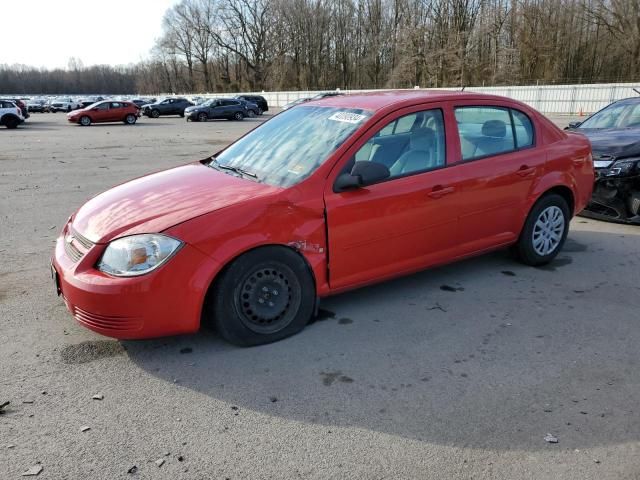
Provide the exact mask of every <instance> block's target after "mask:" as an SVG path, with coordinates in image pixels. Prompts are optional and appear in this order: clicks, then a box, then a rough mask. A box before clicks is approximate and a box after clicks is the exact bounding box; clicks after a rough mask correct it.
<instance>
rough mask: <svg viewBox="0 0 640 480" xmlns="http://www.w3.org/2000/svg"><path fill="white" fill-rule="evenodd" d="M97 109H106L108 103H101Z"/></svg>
mask: <svg viewBox="0 0 640 480" xmlns="http://www.w3.org/2000/svg"><path fill="white" fill-rule="evenodd" d="M96 108H97V109H98V110H107V109H108V108H109V104H108V103H107V102H104V103H101V104H100V105H98V106H97V107H96Z"/></svg>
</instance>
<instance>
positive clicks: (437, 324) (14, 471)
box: [0, 114, 640, 480]
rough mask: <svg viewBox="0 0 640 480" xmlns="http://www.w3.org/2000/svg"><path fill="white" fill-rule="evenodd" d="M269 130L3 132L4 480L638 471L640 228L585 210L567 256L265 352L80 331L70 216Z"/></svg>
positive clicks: (503, 265)
mask: <svg viewBox="0 0 640 480" xmlns="http://www.w3.org/2000/svg"><path fill="white" fill-rule="evenodd" d="M556 120H557V121H558V122H560V123H562V124H566V123H567V122H568V121H569V119H568V118H562V119H556ZM261 121H262V120H261V119H247V120H245V121H243V122H229V121H225V120H221V121H210V122H207V123H186V122H185V121H184V119H180V118H177V117H175V118H173V117H172V118H161V119H158V120H151V119H146V118H143V119H141V120H140V122H139V123H138V124H137V125H135V126H125V125H122V124H103V125H93V126H91V127H89V128H83V127H79V126H75V125H67V124H66V120H65V118H64V115H63V114H34V115H32V117H31V119H29V121H28V125H26V126H24V127H23V128H19V129H17V130H6V129H0V368H1V370H0V371H1V374H0V405H1V404H2V403H4V402H5V401H10V402H11V403H10V404H9V405H8V406H6V407H5V408H4V413H3V414H1V415H0V478H1V479H3V480H4V479H7V480H8V479H14V478H22V477H21V474H22V473H23V472H25V471H27V470H28V469H29V468H31V467H34V466H36V465H38V464H40V465H41V466H42V471H41V473H40V474H39V475H38V477H37V478H44V479H56V480H58V479H79V478H96V479H98V478H99V479H102V478H104V479H117V478H153V479H225V478H230V479H249V478H251V479H253V478H273V479H283V478H318V479H326V478H336V479H346V478H353V479H362V478H380V479H382V478H389V479H400V478H417V479H418V478H419V479H426V478H429V479H431V478H433V479H453V478H456V479H457V478H464V479H467V478H468V479H471V478H473V479H489V478H501V479H529V478H531V479H537V480H539V479H580V480H584V479H598V480H601V479H639V478H640V403H639V399H640V368H639V365H640V348H638V345H640V328H639V326H638V325H639V322H638V321H639V320H640V314H639V312H640V309H639V307H640V268H639V266H640V257H639V256H638V253H639V252H640V248H639V247H640V228H638V227H630V226H624V225H615V224H608V223H602V222H598V221H594V220H587V219H584V218H580V217H578V218H576V219H574V220H573V222H572V225H571V231H570V233H569V239H568V241H567V244H566V246H565V248H564V251H563V252H562V253H561V254H560V255H559V257H558V258H557V259H556V261H555V262H553V263H552V264H551V265H548V266H546V267H543V268H538V269H536V268H530V267H525V266H522V265H520V264H518V263H516V262H514V261H513V260H512V259H511V257H510V256H509V254H508V253H507V252H504V251H499V252H495V253H492V254H489V255H485V256H483V257H479V258H475V259H471V260H467V261H464V262H461V263H458V264H455V265H450V266H446V267H442V268H438V269H434V270H430V271H426V272H423V273H419V274H416V275H412V276H409V277H406V278H402V279H399V280H395V281H390V282H386V283H383V284H379V285H376V286H373V287H369V288H365V289H361V290H358V291H355V292H350V293H346V294H342V295H339V296H337V297H334V298H331V299H327V300H326V301H324V302H323V304H322V309H323V310H322V311H321V315H320V317H319V318H318V319H317V320H316V321H315V322H314V323H313V324H311V325H309V326H308V327H307V328H306V330H304V331H303V332H302V333H301V334H300V335H297V336H294V337H292V338H289V339H287V340H284V341H281V342H278V343H275V344H272V345H267V346H262V347H256V348H251V349H240V348H236V347H232V346H230V345H228V344H226V343H224V342H222V341H221V340H220V339H219V338H218V337H217V336H216V334H215V333H214V332H210V331H203V332H201V333H198V334H197V335H191V336H183V337H172V338H165V339H159V340H151V341H125V342H118V341H115V340H111V339H108V338H104V337H100V336H99V335H97V334H94V333H92V332H90V331H88V330H87V329H85V328H83V327H81V326H79V325H77V324H76V323H75V322H74V320H73V319H72V318H71V316H70V315H69V313H68V312H67V311H66V309H65V307H64V305H63V303H62V301H61V300H60V299H59V298H58V297H56V295H55V293H54V287H53V284H52V282H51V279H50V276H49V256H50V254H51V250H52V248H53V242H54V239H55V237H56V236H57V235H58V232H59V230H60V228H61V226H62V225H63V223H64V222H65V221H66V219H67V217H68V216H69V214H70V213H72V211H74V210H75V209H77V208H78V207H79V206H80V205H81V204H82V203H83V202H84V201H86V200H87V199H88V198H90V197H91V196H93V195H95V194H97V193H99V192H101V191H103V190H105V189H106V188H108V187H110V186H112V185H115V184H117V183H120V182H122V181H125V180H127V179H131V178H133V177H136V176H139V175H143V174H146V173H150V172H153V171H156V170H160V169H164V168H167V167H170V166H175V165H178V164H182V163H186V162H188V161H191V160H196V159H201V158H204V157H206V156H207V155H209V154H211V153H213V152H214V151H216V149H217V148H218V147H222V146H223V145H225V144H227V143H229V142H230V141H232V140H233V139H234V138H236V137H238V136H239V135H241V134H242V133H244V132H245V131H246V130H247V129H249V128H252V127H253V126H255V125H257V124H258V123H259V122H261ZM94 395H102V396H103V398H102V400H95V399H92V396H94ZM83 427H89V429H88V430H86V431H81V430H83ZM547 433H551V434H553V435H554V436H555V437H557V439H558V443H555V444H552V443H547V442H546V441H545V439H544V437H545V435H546V434H547ZM133 466H135V467H136V469H135V471H134V472H133V473H128V470H129V469H131V468H132V467H133Z"/></svg>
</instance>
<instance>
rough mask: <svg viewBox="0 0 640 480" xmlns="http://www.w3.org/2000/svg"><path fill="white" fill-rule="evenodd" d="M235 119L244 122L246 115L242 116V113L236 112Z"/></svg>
mask: <svg viewBox="0 0 640 480" xmlns="http://www.w3.org/2000/svg"><path fill="white" fill-rule="evenodd" d="M233 119H234V120H244V115H243V114H242V112H236V113H234V114H233Z"/></svg>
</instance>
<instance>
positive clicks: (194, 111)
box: [184, 98, 249, 122]
mask: <svg viewBox="0 0 640 480" xmlns="http://www.w3.org/2000/svg"><path fill="white" fill-rule="evenodd" d="M184 115H185V117H187V121H189V120H192V121H196V122H206V121H207V120H209V119H213V118H226V119H227V120H242V119H244V117H248V116H249V112H248V109H247V106H246V104H245V102H244V101H242V100H239V99H236V98H212V99H211V100H207V101H206V102H204V103H201V104H200V105H195V106H193V107H188V108H187V109H186V110H185V111H184Z"/></svg>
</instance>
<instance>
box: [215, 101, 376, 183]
mask: <svg viewBox="0 0 640 480" xmlns="http://www.w3.org/2000/svg"><path fill="white" fill-rule="evenodd" d="M370 115H371V112H368V111H366V110H360V109H347V108H329V107H300V108H295V109H292V110H287V111H285V112H283V113H281V114H279V115H277V116H275V117H274V118H273V119H272V120H269V121H268V122H266V123H264V124H262V125H261V126H260V127H258V128H256V129H255V130H253V131H251V132H250V133H248V134H247V135H245V136H244V137H243V138H241V139H240V140H238V141H237V142H236V143H234V144H233V145H231V146H230V147H229V148H227V149H226V150H225V151H223V152H222V153H220V154H219V155H218V156H217V157H216V158H215V159H213V160H212V162H211V166H213V167H215V166H216V165H219V166H223V167H231V168H234V169H236V170H237V171H243V172H248V173H250V174H251V175H255V177H257V181H260V182H264V183H267V184H269V185H275V186H281V187H289V186H291V185H295V184H296V183H298V182H300V181H302V180H304V179H305V178H307V177H308V176H309V175H311V174H312V173H313V172H314V171H315V170H316V169H317V168H318V167H319V166H320V165H321V164H322V163H323V162H324V161H325V160H326V159H327V158H328V157H329V155H331V154H332V153H333V152H334V151H335V150H336V149H337V148H338V147H339V146H340V145H342V143H343V142H344V141H345V140H346V139H347V138H348V137H349V136H350V135H351V134H352V133H353V132H354V131H355V130H356V129H357V128H358V127H359V126H360V125H362V123H363V122H364V121H365V120H366V119H367V118H369V117H370Z"/></svg>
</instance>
